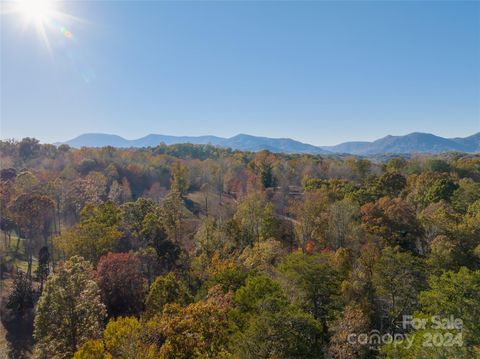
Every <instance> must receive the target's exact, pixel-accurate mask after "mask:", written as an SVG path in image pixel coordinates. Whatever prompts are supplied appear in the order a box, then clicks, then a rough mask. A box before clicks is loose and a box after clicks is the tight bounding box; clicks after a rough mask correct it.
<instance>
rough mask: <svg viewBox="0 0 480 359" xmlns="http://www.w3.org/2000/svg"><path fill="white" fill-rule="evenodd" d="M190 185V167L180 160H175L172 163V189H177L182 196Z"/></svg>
mask: <svg viewBox="0 0 480 359" xmlns="http://www.w3.org/2000/svg"><path fill="white" fill-rule="evenodd" d="M188 187H189V183H188V168H187V166H185V165H184V164H182V163H180V162H175V163H174V164H173V165H172V184H171V189H172V191H177V192H178V193H180V195H181V196H183V195H185V194H186V193H187V190H188Z"/></svg>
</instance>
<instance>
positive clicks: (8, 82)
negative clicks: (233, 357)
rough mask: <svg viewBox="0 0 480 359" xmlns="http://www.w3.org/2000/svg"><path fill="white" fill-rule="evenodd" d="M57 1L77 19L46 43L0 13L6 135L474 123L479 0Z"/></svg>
mask: <svg viewBox="0 0 480 359" xmlns="http://www.w3.org/2000/svg"><path fill="white" fill-rule="evenodd" d="M2 7H4V8H5V7H6V6H5V3H2ZM3 10H4V11H3V12H4V13H5V12H6V11H5V9H3ZM59 10H61V11H62V12H64V13H67V14H69V15H72V16H75V17H76V18H79V19H81V21H79V20H75V19H73V18H67V17H62V18H58V17H56V20H55V21H54V22H50V23H49V24H45V25H48V26H46V34H47V36H48V39H49V42H50V51H49V50H48V48H47V47H46V45H45V43H44V42H43V41H42V38H41V37H40V36H39V33H38V32H37V30H36V28H35V27H34V26H32V24H30V25H28V26H27V25H26V23H25V17H24V16H23V15H21V14H18V13H14V14H8V15H5V14H4V15H2V16H1V20H0V21H1V31H2V33H1V79H0V81H1V103H0V105H1V137H2V138H11V137H15V138H21V137H25V136H34V137H37V138H39V139H40V140H42V141H45V142H55V141H61V140H67V139H70V138H72V137H74V136H76V135H79V134H81V133H85V132H105V133H113V134H118V135H121V136H124V137H126V138H137V137H141V136H144V135H146V134H149V133H162V134H171V135H203V134H213V135H219V136H232V135H235V134H237V133H248V134H253V135H262V136H269V137H291V138H295V139H298V140H301V141H304V142H308V143H312V144H315V145H331V144H336V143H339V142H342V141H347V140H372V139H375V138H378V137H383V136H385V135H387V134H393V135H401V134H406V133H409V132H414V131H421V132H431V133H434V134H437V135H441V136H448V137H454V136H465V135H470V134H473V133H474V132H478V131H480V3H479V2H459V1H455V2H420V1H418V2H386V1H385V2H380V1H372V2H293V1H292V2H256V1H255V2H157V1H137V2H120V1H103V2H100V1H95V2H93V1H92V2H86V1H81V2H67V3H62V4H60V6H59ZM22 17H23V18H22ZM62 26H64V27H65V28H66V29H68V31H70V32H71V34H72V36H70V37H67V36H65V29H63V33H62V32H61V31H60V27H62Z"/></svg>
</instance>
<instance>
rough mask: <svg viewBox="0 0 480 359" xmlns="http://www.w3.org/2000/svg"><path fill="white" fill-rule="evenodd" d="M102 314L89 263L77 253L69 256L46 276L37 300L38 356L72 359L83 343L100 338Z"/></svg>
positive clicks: (101, 305) (35, 332) (102, 310)
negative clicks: (53, 271) (54, 270)
mask: <svg viewBox="0 0 480 359" xmlns="http://www.w3.org/2000/svg"><path fill="white" fill-rule="evenodd" d="M105 314H106V310H105V306H104V305H103V303H102V302H101V299H100V290H99V288H98V286H97V283H96V282H95V281H94V278H93V271H92V266H91V264H90V263H89V262H87V261H85V260H84V259H83V258H82V257H79V256H74V257H72V258H70V259H69V260H68V261H66V262H65V263H63V264H61V265H60V267H59V268H57V270H56V272H55V273H54V274H52V275H50V276H49V278H48V279H47V281H46V283H45V288H44V290H43V293H42V295H41V297H40V299H39V301H38V305H37V308H36V316H35V329H34V337H35V339H36V343H37V344H36V352H37V354H38V356H39V357H40V358H71V357H72V356H73V354H74V353H75V352H76V351H77V349H78V347H79V346H80V345H82V344H83V343H84V342H86V341H87V340H89V339H96V338H99V337H100V335H101V332H102V327H103V320H104V319H105Z"/></svg>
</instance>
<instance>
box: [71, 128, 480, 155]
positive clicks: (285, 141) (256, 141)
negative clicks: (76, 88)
mask: <svg viewBox="0 0 480 359" xmlns="http://www.w3.org/2000/svg"><path fill="white" fill-rule="evenodd" d="M62 143H66V144H68V145H70V146H72V147H104V146H113V147H154V146H157V145H159V144H160V143H165V144H167V145H171V144H177V143H192V144H211V145H214V146H220V147H226V148H232V149H234V150H242V151H260V150H269V151H271V152H285V153H310V154H332V153H350V154H354V155H376V154H386V153H398V154H401V153H441V152H449V151H457V152H480V132H479V133H476V134H474V135H472V136H469V137H465V138H444V137H440V136H435V135H432V134H430V133H420V132H414V133H410V134H408V135H405V136H386V137H383V138H380V139H378V140H376V141H373V142H365V141H363V142H361V141H360V142H359V141H357V142H345V143H341V144H339V145H336V146H313V145H310V144H306V143H302V142H299V141H296V140H292V139H290V138H269V137H259V136H252V135H246V134H239V135H236V136H233V137H230V138H223V137H217V136H167V135H157V134H150V135H147V136H145V137H142V138H139V139H135V140H127V139H125V138H123V137H120V136H116V135H110V134H104V133H86V134H83V135H80V136H78V137H75V138H73V139H71V140H69V141H66V142H62Z"/></svg>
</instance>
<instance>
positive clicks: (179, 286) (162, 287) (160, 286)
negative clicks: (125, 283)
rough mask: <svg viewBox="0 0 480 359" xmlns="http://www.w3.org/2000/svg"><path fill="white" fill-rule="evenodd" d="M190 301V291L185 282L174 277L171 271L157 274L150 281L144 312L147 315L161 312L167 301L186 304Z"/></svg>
mask: <svg viewBox="0 0 480 359" xmlns="http://www.w3.org/2000/svg"><path fill="white" fill-rule="evenodd" d="M190 301H191V295H190V291H189V290H188V287H187V286H186V284H185V283H184V282H183V281H182V280H180V279H177V278H175V275H174V274H173V273H168V274H167V275H165V276H159V277H157V279H155V281H154V282H153V283H152V285H151V287H150V292H149V293H148V296H147V301H146V312H147V315H148V316H149V317H151V316H153V315H154V314H160V313H162V310H163V307H164V306H165V305H166V304H169V303H178V304H181V305H186V304H187V303H189V302H190Z"/></svg>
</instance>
